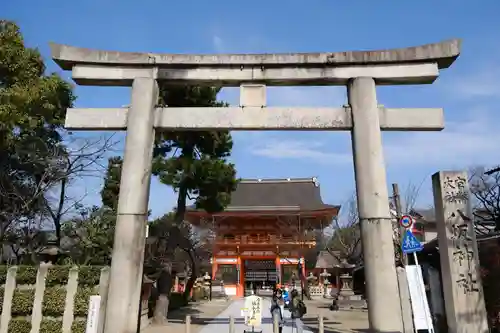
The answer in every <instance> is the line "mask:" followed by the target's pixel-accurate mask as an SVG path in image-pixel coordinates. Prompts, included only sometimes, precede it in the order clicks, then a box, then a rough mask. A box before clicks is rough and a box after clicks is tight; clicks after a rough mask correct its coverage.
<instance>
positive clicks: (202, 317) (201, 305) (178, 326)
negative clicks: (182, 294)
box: [141, 300, 231, 333]
mask: <svg viewBox="0 0 500 333" xmlns="http://www.w3.org/2000/svg"><path fill="white" fill-rule="evenodd" d="M230 304H231V302H230V301H228V302H226V301H222V300H215V301H212V302H208V301H203V302H196V303H191V304H189V305H188V306H186V307H184V308H182V309H179V310H175V311H171V312H169V314H168V324H167V325H164V326H156V325H151V326H149V327H147V328H146V329H144V330H143V331H141V333H165V332H168V333H185V332H186V328H185V324H184V323H185V319H186V316H187V315H190V316H191V318H192V320H191V333H198V332H199V331H200V330H201V329H202V328H203V327H204V326H205V325H207V323H208V322H210V321H211V320H213V318H215V317H217V315H218V314H219V313H221V312H222V311H224V310H225V309H226V308H227V307H228V306H229V305H230Z"/></svg>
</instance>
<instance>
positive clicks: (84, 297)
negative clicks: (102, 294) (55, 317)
mask: <svg viewBox="0 0 500 333" xmlns="http://www.w3.org/2000/svg"><path fill="white" fill-rule="evenodd" d="M95 290H96V288H95V287H78V290H77V291H76V295H75V306H74V315H75V317H86V316H87V312H88V310H89V297H90V296H92V295H96V294H97V293H96V291H95Z"/></svg>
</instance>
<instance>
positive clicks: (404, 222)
mask: <svg viewBox="0 0 500 333" xmlns="http://www.w3.org/2000/svg"><path fill="white" fill-rule="evenodd" d="M399 224H400V225H401V226H402V227H403V228H405V229H410V228H411V226H412V225H413V218H412V217H411V216H409V215H403V216H401V218H400V219H399Z"/></svg>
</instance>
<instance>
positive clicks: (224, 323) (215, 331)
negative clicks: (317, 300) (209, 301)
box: [199, 298, 312, 333]
mask: <svg viewBox="0 0 500 333" xmlns="http://www.w3.org/2000/svg"><path fill="white" fill-rule="evenodd" d="M244 304H245V301H244V300H243V299H239V300H236V301H234V302H233V303H231V305H230V306H229V307H228V308H227V309H226V310H224V311H223V312H221V313H220V314H219V315H218V316H217V317H216V318H214V319H213V320H212V321H210V322H208V325H207V326H205V327H203V328H202V329H201V331H200V332H199V333H229V317H230V316H233V317H234V319H235V326H234V332H235V333H243V331H244V330H246V331H249V332H251V330H252V328H251V327H249V326H246V325H245V322H244V319H243V317H242V316H241V309H242V308H243V307H244ZM270 308H271V302H270V300H269V299H267V298H264V299H263V302H262V309H263V311H262V312H263V313H262V326H261V327H260V328H256V329H255V331H256V332H260V331H261V330H262V332H263V333H272V332H273V323H272V318H271V313H270V312H269V309H270ZM292 332H297V331H296V329H295V328H294V327H292V321H291V319H290V312H289V311H285V327H284V328H283V333H292ZM311 332H312V331H311V330H309V329H308V328H307V327H304V333H311Z"/></svg>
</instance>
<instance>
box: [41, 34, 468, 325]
mask: <svg viewBox="0 0 500 333" xmlns="http://www.w3.org/2000/svg"><path fill="white" fill-rule="evenodd" d="M51 50H52V58H53V59H54V61H55V62H56V63H57V64H58V65H59V66H60V67H61V68H62V69H64V70H71V71H72V75H73V79H74V81H75V82H76V83H77V84H80V85H93V86H131V87H132V97H131V104H130V107H129V108H115V109H69V110H68V112H67V116H66V127H67V128H69V129H79V130H126V131H127V137H126V144H125V155H124V163H123V170H122V178H121V184H120V197H119V203H118V218H117V225H116V232H115V242H114V248H113V254H112V257H113V260H112V265H111V273H110V274H111V275H110V285H109V292H108V300H107V305H106V316H105V322H104V332H105V333H132V332H135V330H136V327H137V315H136V314H137V313H138V307H139V293H140V288H141V286H140V283H141V277H142V265H143V256H144V252H143V249H144V238H145V229H146V228H145V225H146V220H147V212H148V198H149V186H150V178H151V159H152V147H153V140H154V133H155V131H162V130H163V131H165V130H167V131H171V130H299V131H302V130H321V131H351V134H352V144H353V155H354V156H353V158H354V169H355V179H356V191H357V201H358V209H359V217H360V221H361V235H362V244H363V254H364V262H365V274H366V283H367V291H368V307H369V322H370V327H371V329H372V330H373V331H374V332H387V333H389V332H401V331H402V321H401V308H400V301H399V293H398V282H397V277H396V270H395V265H394V245H393V241H392V237H393V232H392V223H391V216H390V213H389V202H388V200H389V199H388V197H389V195H388V190H387V182H386V173H385V166H384V157H383V151H382V140H381V130H387V131H440V130H442V129H443V128H444V120H443V111H442V109H391V108H385V107H383V106H381V105H378V103H377V98H376V86H377V85H400V84H430V83H432V82H434V81H435V80H436V78H437V77H438V75H439V70H440V69H445V68H448V67H449V66H450V65H451V64H452V63H453V62H454V60H455V59H456V58H457V57H458V55H459V53H460V41H459V40H450V41H446V42H442V43H437V44H428V45H423V46H417V47H410V48H402V49H394V50H383V51H356V52H337V53H290V54H218V55H193V54H186V55H183V54H152V53H128V52H110V51H98V50H90V49H84V48H76V47H72V46H66V45H59V44H51ZM159 80H163V81H166V82H168V83H169V84H172V85H175V84H183V85H185V84H189V85H209V86H240V87H241V88H240V106H239V107H223V108H208V107H206V108H201V107H200V108H197V107H191V108H157V107H156V103H157V100H158V84H157V81H159ZM266 85H267V86H305V85H308V86H314V85H343V86H347V89H348V102H349V103H348V104H349V105H347V106H344V107H340V108H293V107H276V108H271V107H266V93H265V87H266Z"/></svg>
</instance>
